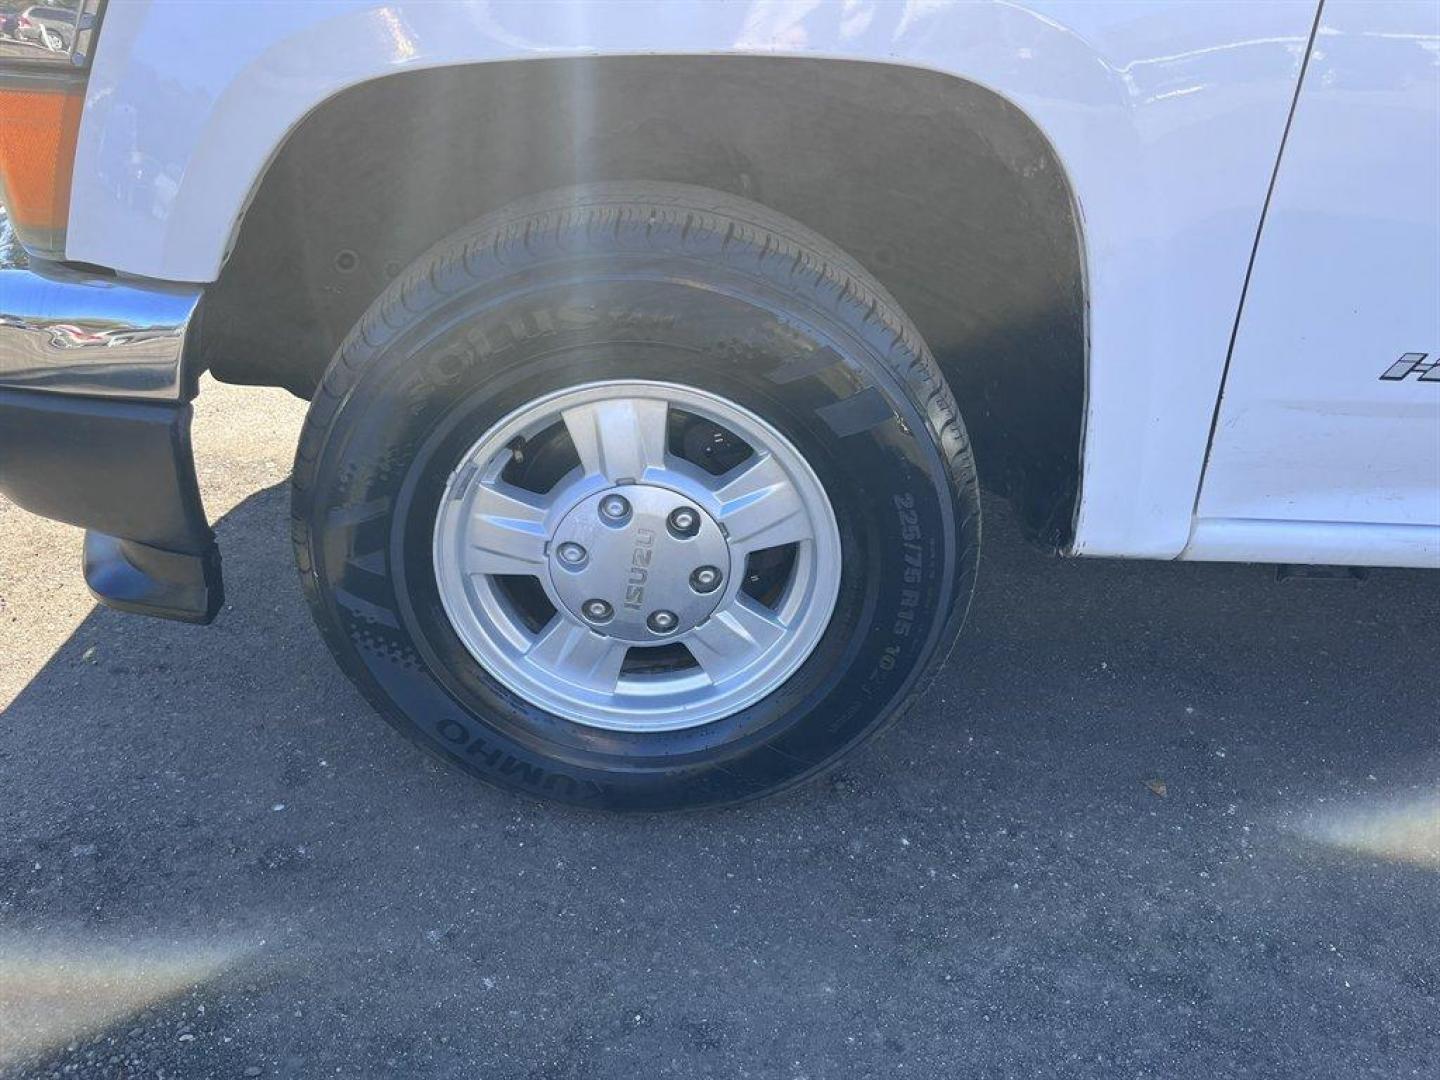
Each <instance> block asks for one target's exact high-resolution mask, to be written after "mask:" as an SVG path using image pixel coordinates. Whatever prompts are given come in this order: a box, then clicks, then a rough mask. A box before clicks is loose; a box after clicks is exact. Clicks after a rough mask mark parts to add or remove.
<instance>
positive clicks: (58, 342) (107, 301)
mask: <svg viewBox="0 0 1440 1080" xmlns="http://www.w3.org/2000/svg"><path fill="white" fill-rule="evenodd" d="M200 297H201V290H200V288H199V287H198V286H194V285H168V284H150V283H147V284H144V285H137V284H136V283H134V282H128V281H121V280H119V279H117V278H114V277H107V276H105V275H103V274H99V273H85V272H81V271H77V270H73V269H71V268H69V267H66V266H61V265H59V264H56V263H41V262H39V261H31V260H30V259H28V258H27V257H26V255H25V252H24V249H23V248H21V247H20V245H19V243H18V242H16V240H15V238H14V234H13V233H12V232H11V231H10V227H9V224H8V222H7V221H6V219H5V217H4V214H3V212H0V386H3V387H8V388H10V389H13V390H44V391H47V392H50V393H60V394H90V395H95V396H98V397H119V398H126V399H128V400H131V401H188V400H189V399H190V398H192V397H194V396H195V386H194V378H195V373H193V372H191V371H188V370H187V366H188V365H187V364H186V362H185V361H186V349H185V343H186V340H187V336H189V334H188V331H189V329H190V327H191V326H192V324H193V323H194V321H195V319H196V315H197V309H198V308H199V305H200Z"/></svg>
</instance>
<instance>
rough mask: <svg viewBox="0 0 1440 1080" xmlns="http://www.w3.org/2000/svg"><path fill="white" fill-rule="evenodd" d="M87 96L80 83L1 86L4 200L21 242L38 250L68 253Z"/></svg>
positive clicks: (0, 152)
mask: <svg viewBox="0 0 1440 1080" xmlns="http://www.w3.org/2000/svg"><path fill="white" fill-rule="evenodd" d="M84 100H85V95H84V91H83V88H78V87H77V88H75V89H73V90H70V89H65V90H52V89H33V90H32V89H25V90H19V89H12V88H10V87H3V86H0V201H3V202H4V204H5V209H6V211H7V212H8V213H9V215H10V223H11V224H12V225H13V226H14V228H15V232H16V234H17V235H18V236H19V238H20V242H21V243H22V244H24V245H25V246H26V247H27V248H30V249H31V250H32V251H34V252H36V253H37V254H43V255H47V256H51V257H54V258H60V257H62V256H63V255H64V246H65V221H66V219H67V217H68V216H69V213H70V171H71V167H72V166H73V164H74V161H75V139H76V136H77V135H78V134H79V131H80V111H81V106H82V105H83V103H84Z"/></svg>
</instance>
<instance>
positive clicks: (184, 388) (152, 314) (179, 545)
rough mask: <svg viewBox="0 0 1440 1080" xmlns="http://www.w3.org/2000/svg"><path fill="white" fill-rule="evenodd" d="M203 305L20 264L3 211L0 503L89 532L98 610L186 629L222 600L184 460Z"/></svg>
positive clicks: (182, 296)
mask: <svg viewBox="0 0 1440 1080" xmlns="http://www.w3.org/2000/svg"><path fill="white" fill-rule="evenodd" d="M200 298H201V290H200V289H199V288H197V287H195V286H185V285H162V284H148V283H136V282H131V281H122V280H119V279H117V278H114V277H111V276H107V275H105V274H102V273H98V272H97V273H88V272H84V271H79V270H75V269H73V268H70V267H64V266H59V265H55V264H50V263H41V262H38V261H30V260H27V259H26V257H25V255H24V252H23V251H22V250H21V249H20V248H19V245H18V244H16V243H15V242H14V240H13V237H12V236H11V235H9V230H8V228H7V227H6V223H5V219H4V217H3V215H0V495H5V496H6V497H8V498H9V499H10V500H11V501H13V502H14V503H16V504H17V505H18V506H21V507H24V508H25V509H27V510H30V511H32V512H34V513H37V514H40V515H41V516H43V517H49V518H54V519H55V520H57V521H64V522H68V523H69V524H72V525H79V526H81V527H83V528H85V529H86V530H87V532H86V537H85V580H86V582H87V584H88V585H89V586H90V588H91V591H92V592H94V593H95V595H96V597H97V598H99V599H100V600H101V601H103V602H104V603H106V604H109V605H110V606H112V607H117V608H120V609H122V610H126V611H134V612H139V613H142V614H149V615H160V616H164V617H166V618H173V619H181V620H185V621H188V622H209V621H210V620H211V619H212V618H214V616H215V613H216V612H217V611H218V610H219V608H220V605H221V603H222V602H223V590H222V587H221V578H220V555H219V551H218V549H217V548H216V545H215V534H214V533H213V532H212V531H211V529H210V526H209V523H208V522H207V520H206V518H205V510H204V507H203V505H202V504H201V501H200V489H199V485H198V484H197V482H196V479H195V462H194V457H193V455H192V453H191V450H190V418H191V409H190V400H191V398H193V397H194V396H195V391H196V385H195V381H196V378H197V377H198V374H199V371H198V367H199V365H198V364H196V363H194V362H193V361H192V357H191V353H192V352H193V348H194V345H193V337H194V327H195V322H196V319H197V317H198V311H199V304H200Z"/></svg>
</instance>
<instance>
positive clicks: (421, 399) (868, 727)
mask: <svg viewBox="0 0 1440 1080" xmlns="http://www.w3.org/2000/svg"><path fill="white" fill-rule="evenodd" d="M293 510H294V524H295V548H296V556H297V560H298V563H299V567H300V571H301V578H302V581H303V583H304V587H305V591H306V595H307V598H308V599H309V602H310V606H311V609H312V611H313V613H314V615H315V618H316V621H317V623H318V624H319V626H320V628H321V631H322V633H323V634H324V636H325V638H326V641H327V642H328V643H329V645H330V647H331V649H332V651H333V652H334V653H335V655H336V658H337V660H338V661H339V663H340V665H341V667H342V668H343V669H344V670H345V671H346V673H347V674H348V675H349V676H350V677H351V678H352V679H353V680H354V681H355V682H356V684H357V685H358V686H359V687H360V689H361V690H362V691H363V692H364V693H365V694H366V696H367V697H368V698H369V700H370V701H371V702H372V703H374V705H375V706H376V707H377V708H378V709H379V710H380V711H381V713H382V714H383V715H385V717H386V718H387V719H388V720H389V721H390V722H391V723H392V724H394V725H395V726H396V727H397V728H399V729H400V730H401V731H402V732H403V733H405V734H406V735H407V736H409V737H410V738H411V739H413V740H415V741H416V742H418V743H419V744H421V745H422V746H424V747H425V748H427V749H429V750H431V751H432V752H434V753H437V754H439V755H440V756H442V757H444V758H445V759H446V760H448V761H450V762H452V763H454V764H456V765H458V766H459V767H461V768H463V769H465V770H467V771H468V772H470V773H472V774H474V775H476V776H479V777H481V778H483V779H486V780H489V781H492V782H494V783H498V784H500V785H502V786H504V787H508V788H512V789H516V790H520V791H524V792H528V793H530V794H534V795H539V796H542V797H547V798H554V799H559V800H563V801H567V802H577V803H585V804H590V805H599V806H604V807H609V808H616V809H651V810H662V809H675V808H682V807H696V806H704V805H714V804H722V803H729V802H735V801H740V800H744V799H749V798H754V797H756V796H760V795H764V794H767V793H771V792H774V791H777V790H780V789H782V788H785V787H788V786H790V785H792V784H795V783H798V782H800V781H802V780H804V779H806V778H807V777H810V776H813V775H815V774H816V773H818V772H819V771H820V770H822V769H823V768H824V767H826V766H827V765H829V764H831V763H833V762H834V761H835V760H836V759H837V758H838V757H839V756H840V755H842V754H843V753H844V752H845V751H846V750H848V749H850V748H852V747H853V746H855V745H857V744H858V743H860V742H861V741H862V740H863V739H864V738H866V737H867V736H869V735H871V734H873V733H874V732H875V731H876V730H878V729H879V728H880V727H881V726H883V724H884V722H885V721H886V720H888V719H890V718H892V717H893V716H895V715H896V714H897V713H898V712H899V711H900V710H901V709H902V708H903V706H904V705H905V704H906V703H907V701H908V700H909V699H910V698H912V697H913V696H914V694H915V693H916V691H917V689H918V688H919V687H920V686H921V685H922V683H923V682H924V680H925V679H926V677H927V676H928V675H930V674H931V673H933V671H934V669H935V668H936V666H937V665H938V663H939V662H940V660H941V659H943V657H944V655H945V654H946V653H947V652H948V650H949V647H950V644H951V643H952V641H953V639H954V637H955V635H956V633H957V632H958V630H959V626H960V623H961V620H962V619H963V615H964V611H965V608H966V607H967V605H968V603H969V597H970V591H971V586H972V582H973V575H974V568H975V560H976V552H977V549H978V542H979V508H978V503H977V499H976V485H975V473H974V465H973V462H972V460H971V458H970V454H969V449H968V443H967V441H966V438H965V434H964V429H963V427H962V425H961V423H960V420H959V417H958V414H957V412H956V409H955V406H954V402H953V401H952V399H951V397H950V393H949V390H948V389H947V388H946V387H945V385H944V382H943V380H942V379H941V376H940V374H939V372H938V370H937V369H936V366H935V363H934V361H933V359H932V358H931V357H930V355H929V353H928V351H927V350H926V349H925V346H924V344H923V343H922V341H921V339H920V337H919V334H918V333H917V332H916V331H915V329H914V327H913V326H911V325H910V323H909V322H908V321H907V320H906V319H905V317H904V315H903V314H902V313H901V312H900V311H899V309H898V308H897V307H896V306H895V304H894V301H893V300H891V299H890V298H889V296H888V295H887V294H886V293H885V291H884V290H883V288H882V287H881V286H880V285H879V284H878V283H877V282H875V281H874V280H873V279H872V278H870V276H869V275H868V274H867V273H866V272H865V271H864V270H863V269H862V268H861V267H860V266H859V265H858V264H856V263H855V262H854V261H853V260H852V259H850V258H849V257H848V256H846V255H844V254H843V253H842V252H840V251H839V250H838V249H836V248H834V247H833V246H832V245H830V244H828V243H827V242H826V241H824V240H823V239H821V238H820V237H818V236H816V235H815V234H814V233H811V232H810V231H809V230H808V229H806V228H805V227H804V226H801V225H800V224H798V223H797V222H794V221H791V220H789V219H787V218H783V217H781V216H780V215H777V214H775V213H773V212H771V211H769V210H767V209H765V208H763V207H760V206H758V205H755V204H753V203H749V202H746V201H744V200H741V199H737V198H733V197H731V196H727V195H722V194H719V193H716V192H712V191H708V190H705V189H701V188H693V187H685V186H681V185H670V184H635V183H625V184H604V185H595V186H590V187H585V188H578V189H570V190H566V191H560V192H553V193H549V194H547V195H543V196H539V197H537V198H534V199H531V200H527V201H525V202H522V203H518V204H515V205H512V206H510V207H507V208H505V209H504V210H501V211H499V212H497V213H494V214H491V215H488V216H487V217H485V218H482V219H480V220H479V221H477V222H475V223H474V224H473V225H472V226H470V227H468V228H466V229H464V230H462V231H461V232H459V233H457V234H456V235H454V236H452V237H450V238H449V239H447V240H445V241H443V242H442V243H440V244H438V245H437V246H436V247H434V248H432V249H431V250H430V251H429V252H427V253H426V254H425V255H423V256H421V257H420V259H418V260H417V261H416V262H415V263H414V264H413V265H412V266H411V267H410V268H409V269H408V270H407V271H406V272H405V273H404V274H403V275H402V276H401V277H400V278H399V279H397V280H396V281H395V282H394V283H393V284H392V286H391V287H390V288H389V289H388V290H387V291H386V292H385V293H384V294H383V295H382V296H381V297H380V298H379V299H378V300H377V301H376V302H375V304H374V305H372V307H371V309H370V310H369V312H367V314H366V315H365V317H364V318H363V319H362V320H361V321H360V323H359V324H358V325H357V327H356V328H355V329H354V330H353V331H352V332H351V334H350V336H349V337H348V338H347V339H346V341H345V342H344V344H342V346H341V348H340V350H339V352H338V353H337V355H336V357H335V359H334V361H332V363H331V365H330V367H329V369H328V370H327V372H326V375H325V378H324V379H323V381H322V383H321V386H320V388H319V390H318V391H317V393H316V396H315V399H314V401H313V403H312V406H311V410H310V414H309V416H308V417H307V420H306V425H305V430H304V433H303V435H302V438H301V443H300V449H299V452H298V454H297V459H296V467H295V478H294V490H293ZM677 522H678V523H679V524H678V525H677ZM692 564H693V565H692ZM712 579H713V580H712Z"/></svg>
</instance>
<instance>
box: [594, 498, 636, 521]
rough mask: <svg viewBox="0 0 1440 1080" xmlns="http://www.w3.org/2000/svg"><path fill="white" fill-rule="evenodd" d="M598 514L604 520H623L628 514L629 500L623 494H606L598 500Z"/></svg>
mask: <svg viewBox="0 0 1440 1080" xmlns="http://www.w3.org/2000/svg"><path fill="white" fill-rule="evenodd" d="M600 516H601V517H603V518H604V519H605V520H606V521H611V522H615V521H624V520H625V519H626V518H628V517H629V516H630V502H629V500H628V499H626V498H625V496H624V495H606V496H605V498H603V499H601V500H600Z"/></svg>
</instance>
